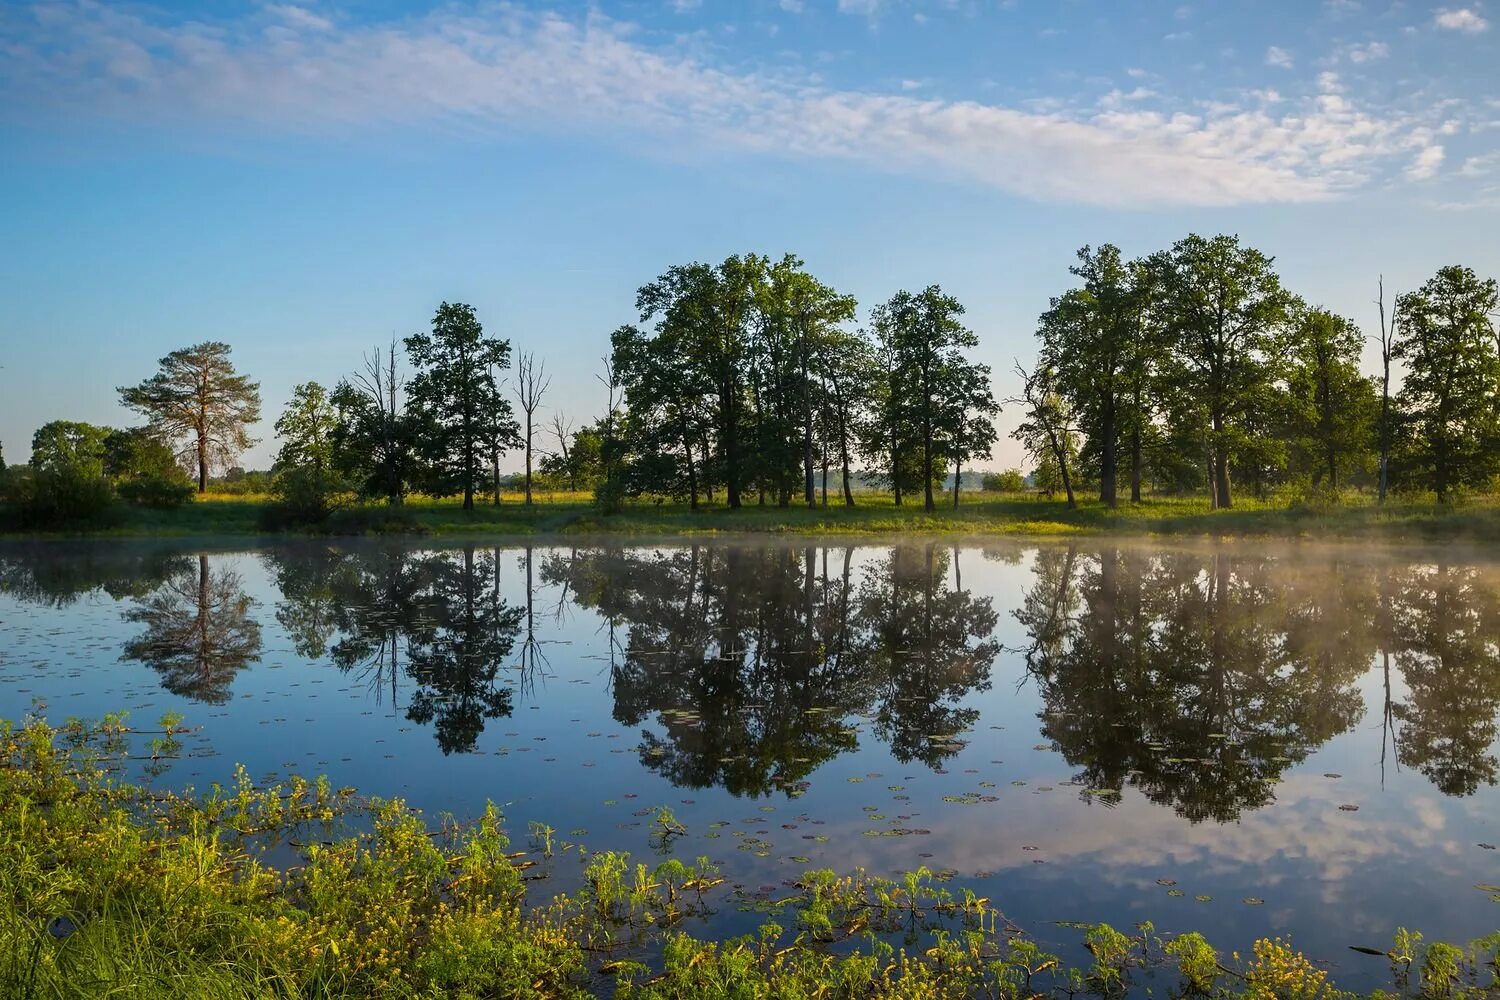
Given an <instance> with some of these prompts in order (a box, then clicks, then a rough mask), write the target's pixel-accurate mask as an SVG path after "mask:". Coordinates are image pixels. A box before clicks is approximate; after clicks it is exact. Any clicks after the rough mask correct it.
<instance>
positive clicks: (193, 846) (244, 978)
mask: <svg viewBox="0 0 1500 1000" xmlns="http://www.w3.org/2000/svg"><path fill="white" fill-rule="evenodd" d="M183 722H184V720H183V719H181V718H180V717H177V716H171V715H168V716H165V717H163V719H162V720H161V723H160V725H161V732H160V733H159V734H144V733H137V732H136V731H135V730H133V729H132V728H131V726H130V725H129V723H128V720H127V719H126V718H124V717H123V716H112V717H108V718H106V719H105V720H103V721H102V722H100V723H98V724H92V725H90V724H85V723H81V722H70V723H69V724H68V725H67V726H65V727H63V728H61V729H53V728H52V727H49V726H48V725H46V724H45V723H44V722H42V721H39V720H29V721H27V722H26V723H24V724H22V725H20V726H16V725H13V724H11V723H0V856H4V857H5V858H6V863H5V864H4V865H0V894H3V895H4V897H5V898H6V899H7V900H10V901H11V902H12V904H13V905H11V906H10V907H8V908H7V909H6V910H5V911H4V913H3V914H0V994H3V995H5V996H8V997H9V996H15V997H29V996H36V997H44V996H45V997H59V998H68V1000H71V998H79V1000H82V998H85V997H94V996H103V995H129V996H163V997H166V996H172V997H181V998H189V1000H200V998H217V997H249V996H254V997H269V998H286V1000H291V998H305V997H320V998H324V1000H373V998H377V997H379V998H391V997H394V998H412V1000H415V998H418V997H435V996H455V997H472V998H480V997H536V998H543V997H545V998H581V997H586V996H590V995H600V994H608V993H611V992H613V993H614V995H616V996H619V997H621V998H628V1000H702V998H723V1000H731V998H733V1000H740V998H769V997H776V998H778V1000H780V998H787V1000H813V998H826V997H866V998H871V1000H978V998H981V997H983V998H1003V1000H1026V998H1039V1000H1063V998H1064V997H1070V996H1076V995H1077V994H1078V993H1079V992H1080V991H1091V992H1095V993H1099V994H1102V995H1111V994H1118V993H1119V991H1120V990H1121V989H1122V988H1124V987H1125V986H1126V985H1127V981H1126V978H1125V974H1126V971H1127V970H1128V969H1130V968H1132V967H1134V966H1137V965H1142V966H1149V965H1153V964H1160V965H1162V966H1163V968H1164V969H1168V970H1169V969H1170V968H1171V967H1172V966H1171V965H1170V964H1163V963H1166V962H1168V961H1170V962H1171V963H1175V966H1176V969H1177V970H1178V972H1179V975H1180V983H1179V985H1178V986H1177V987H1176V988H1175V989H1174V990H1173V991H1174V992H1183V993H1192V994H1196V995H1204V996H1207V995H1214V996H1219V997H1223V998H1225V1000H1240V998H1243V1000H1252V998H1253V1000H1320V998H1328V1000H1337V998H1340V997H1343V996H1344V994H1341V993H1339V992H1338V991H1337V990H1335V989H1334V988H1333V987H1332V986H1331V985H1330V984H1329V983H1328V982H1327V976H1326V973H1324V972H1322V971H1321V970H1318V969H1317V968H1316V967H1315V966H1313V965H1312V963H1311V962H1309V961H1308V959H1307V958H1306V957H1305V956H1303V955H1301V954H1299V953H1297V952H1296V951H1294V950H1293V949H1291V948H1290V946H1288V945H1287V944H1285V943H1284V942H1282V941H1279V940H1277V941H1264V940H1263V941H1258V942H1256V944H1255V947H1254V954H1253V959H1252V961H1251V962H1250V963H1249V964H1248V965H1247V966H1245V967H1244V968H1243V971H1242V976H1243V978H1242V979H1239V980H1235V981H1234V983H1233V985H1230V986H1227V987H1221V986H1219V983H1220V982H1222V980H1221V979H1220V978H1219V975H1218V971H1217V960H1216V955H1215V953H1214V951H1213V949H1212V948H1211V947H1210V946H1209V945H1208V944H1207V942H1206V941H1204V940H1203V939H1202V938H1201V936H1199V935H1196V934H1185V935H1182V936H1181V937H1179V938H1177V939H1176V940H1174V941H1172V942H1170V943H1168V944H1167V945H1165V947H1164V948H1163V949H1162V950H1161V953H1162V956H1163V957H1162V958H1160V959H1157V958H1154V957H1152V955H1151V954H1150V953H1149V952H1148V951H1147V950H1146V949H1145V948H1144V946H1143V945H1141V939H1135V938H1130V937H1128V936H1126V935H1124V934H1120V933H1119V932H1116V931H1114V930H1113V929H1111V928H1109V927H1107V926H1105V925H1098V926H1095V927H1093V928H1090V929H1089V930H1088V932H1087V934H1086V936H1085V939H1084V943H1085V944H1086V946H1087V947H1088V948H1089V949H1090V950H1091V951H1092V952H1093V955H1094V966H1093V968H1092V969H1090V970H1088V971H1083V970H1075V969H1066V968H1064V967H1062V965H1061V964H1060V963H1059V961H1058V959H1057V957H1056V956H1054V955H1049V954H1046V953H1045V952H1043V951H1042V950H1041V949H1040V948H1038V947H1037V945H1036V944H1035V943H1034V942H1033V941H1031V940H1030V939H1028V938H1026V937H1025V936H1016V935H1013V934H1009V933H1005V932H1003V931H1002V930H1001V928H1000V926H999V925H998V922H997V916H998V914H996V912H995V911H994V910H992V909H991V908H990V907H989V906H988V903H987V901H985V900H981V899H975V898H974V897H973V896H972V894H970V895H967V896H965V897H964V898H963V899H962V900H959V899H955V898H954V897H953V895H952V894H950V893H949V892H948V891H947V890H946V889H944V888H942V887H941V886H940V885H937V884H935V880H934V878H933V876H932V875H931V873H930V872H926V871H925V870H918V871H917V872H913V873H910V874H909V875H908V876H907V877H906V878H904V879H901V880H898V881H891V880H885V879H880V878H874V877H870V876H868V875H865V874H864V873H861V872H856V873H854V874H852V875H846V876H840V875H837V874H835V873H833V872H829V871H826V870H817V871H810V872H807V873H805V874H804V875H803V877H802V878H801V879H800V880H798V881H797V882H796V883H795V886H794V889H793V891H792V892H791V893H790V894H789V895H788V896H787V897H786V898H784V899H782V900H778V901H775V902H772V903H768V904H766V910H765V912H766V917H767V919H766V920H765V921H764V922H763V923H762V925H761V927H760V929H759V930H758V932H756V933H754V934H749V935H745V936H742V937H737V938H732V939H729V940H725V941H704V940H700V939H698V938H695V937H693V936H692V935H690V934H687V933H684V932H682V931H681V930H679V929H677V928H678V927H679V926H680V924H681V922H682V921H683V920H684V919H686V918H687V917H690V916H693V915H695V914H700V913H703V912H705V907H706V906H707V905H708V904H707V897H708V896H709V895H710V894H712V893H714V892H715V891H716V890H717V891H719V892H723V891H725V890H723V889H722V888H721V886H722V883H723V880H722V878H721V877H720V876H719V874H718V872H717V870H716V869H715V868H714V867H713V866H712V865H711V864H710V863H709V862H708V861H707V860H706V859H703V858H699V859H697V860H696V861H695V862H694V863H693V864H687V863H685V862H683V861H681V860H679V859H668V860H666V861H663V862H661V863H659V864H658V865H656V867H655V868H651V867H649V866H647V865H645V864H639V863H632V862H631V859H630V858H629V857H627V856H626V855H623V854H617V853H612V852H606V853H600V854H594V855H589V856H588V857H587V860H586V862H585V867H584V870H583V873H582V874H583V877H582V884H583V888H582V889H581V890H580V891H579V892H578V893H577V894H576V895H575V896H565V895H559V896H555V897H552V898H550V899H540V900H532V899H530V898H529V895H528V889H527V886H528V883H527V882H525V881H523V879H522V876H521V871H522V870H523V869H526V868H530V867H531V866H532V865H533V864H534V862H532V861H529V860H524V858H525V854H526V852H512V851H511V850H510V847H511V845H510V842H509V840H508V838H507V836H506V833H505V829H504V820H503V817H502V816H501V815H500V813H499V811H498V810H497V809H496V808H495V807H494V806H492V805H491V806H488V807H486V808H485V810H484V812H483V813H482V814H481V815H480V816H478V817H477V818H476V819H475V820H474V821H473V822H472V823H469V824H465V825H453V824H448V825H445V826H444V827H443V828H442V829H440V830H435V829H431V828H429V827H428V825H427V824H426V823H425V822H424V821H423V820H422V818H421V817H420V816H419V815H418V814H417V813H415V812H413V811H412V810H410V809H408V808H407V807H406V806H405V805H403V804H402V803H400V802H399V801H379V800H374V801H372V802H370V803H369V804H368V805H366V806H360V805H357V800H356V799H355V798H354V797H353V793H352V790H350V789H341V790H337V791H335V790H334V789H332V788H331V787H330V786H329V785H328V783H327V782H326V781H318V782H308V781H304V780H302V779H299V778H295V777H293V778H288V779H286V780H285V781H283V782H281V783H279V784H275V785H269V786H264V787H263V786H259V785H257V784H256V783H255V782H254V781H252V780H251V778H250V777H249V775H248V774H247V773H246V772H245V770H244V769H243V768H240V769H239V770H238V771H237V773H236V776H235V780H234V781H233V782H232V783H230V784H227V785H225V786H215V787H214V788H213V789H212V791H211V793H210V794H209V795H208V796H206V797H204V798H192V797H184V796H181V795H177V794H173V793H171V792H167V791H163V790H161V789H154V790H153V789H146V788H140V787H135V786H132V785H129V784H127V783H124V782H122V781H121V780H120V779H119V777H118V776H117V774H115V773H114V772H115V771H116V769H117V768H118V767H119V764H120V762H121V759H122V758H123V757H125V756H128V755H131V754H133V753H137V752H138V751H137V749H136V747H137V745H138V743H139V741H140V739H141V737H142V736H147V735H150V736H152V737H153V739H152V742H150V743H149V747H150V748H151V752H152V755H153V756H154V757H157V758H165V757H170V756H171V755H172V753H174V751H173V749H172V743H173V741H174V740H175V737H176V734H178V733H180V732H181V731H182V726H183ZM299 845H301V846H299ZM272 848H276V849H277V850H278V851H280V852H286V851H289V850H293V851H296V852H297V853H298V854H299V855H300V857H299V858H298V860H297V862H296V863H295V864H292V865H290V866H288V867H286V868H276V867H273V866H272V865H271V864H270V862H269V861H268V860H267V859H268V857H269V854H268V852H269V851H270V850H271V849H272ZM532 884H534V883H532ZM783 915H784V916H783ZM787 927H792V928H794V929H793V930H791V931H788V930H787V929H786V928H787ZM1142 933H1143V934H1144V935H1149V934H1150V933H1151V928H1150V926H1149V925H1142ZM896 940H903V941H904V942H905V946H904V947H899V948H898V947H897V946H896V945H895V944H893V943H892V942H893V941H896ZM1413 940H1418V941H1419V939H1418V938H1417V937H1416V936H1415V935H1409V936H1408V941H1409V942H1410V941H1413ZM1493 945H1494V942H1493V941H1481V942H1475V943H1474V944H1473V945H1471V946H1470V947H1469V949H1467V950H1461V949H1458V948H1455V947H1451V946H1448V945H1441V946H1439V945H1430V946H1428V947H1427V948H1426V949H1425V951H1424V952H1423V955H1422V958H1421V971H1422V978H1423V982H1422V986H1421V995H1422V996H1424V997H1438V996H1449V995H1456V994H1457V993H1458V992H1459V991H1461V990H1467V989H1470V988H1487V987H1490V986H1492V982H1493V980H1492V976H1491V975H1490V974H1489V973H1485V972H1483V971H1482V970H1481V969H1480V968H1479V967H1478V965H1479V963H1478V956H1479V955H1481V954H1484V955H1489V954H1490V953H1491V952H1492V951H1493ZM1393 954H1394V952H1393ZM1163 985H1166V986H1168V987H1169V988H1172V984H1171V983H1170V981H1169V982H1167V983H1165V984H1163ZM1396 986H1397V988H1398V989H1402V990H1404V989H1405V987H1404V986H1403V985H1402V984H1401V983H1400V982H1398V983H1397V984H1396Z"/></svg>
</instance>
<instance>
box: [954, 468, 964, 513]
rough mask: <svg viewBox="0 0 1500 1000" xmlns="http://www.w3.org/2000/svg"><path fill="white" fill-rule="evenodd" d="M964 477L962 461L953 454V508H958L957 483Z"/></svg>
mask: <svg viewBox="0 0 1500 1000" xmlns="http://www.w3.org/2000/svg"><path fill="white" fill-rule="evenodd" d="M963 477H964V461H963V459H962V458H959V457H957V456H954V459H953V509H954V510H958V484H959V481H960V480H961V479H963Z"/></svg>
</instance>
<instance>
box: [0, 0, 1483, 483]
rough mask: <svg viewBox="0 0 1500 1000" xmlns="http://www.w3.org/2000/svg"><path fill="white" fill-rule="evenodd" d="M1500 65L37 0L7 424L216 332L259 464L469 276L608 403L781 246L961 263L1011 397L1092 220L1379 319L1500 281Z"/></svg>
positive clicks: (3, 333) (479, 291)
mask: <svg viewBox="0 0 1500 1000" xmlns="http://www.w3.org/2000/svg"><path fill="white" fill-rule="evenodd" d="M1497 67H1500V5H1497V4H1496V3H1495V0H1486V2H1478V0H1456V2H1449V3H1447V4H1433V3H1414V2H1399V3H1393V2H1388V0H1262V2H1256V3H1242V4H1241V3H1228V2H1210V0H1189V2H1185V3H1148V2H1141V3H1129V4H1123V3H1118V2H1114V0H1049V2H1043V0H740V2H737V3H725V2H716V0H697V2H695V0H630V2H616V3H597V4H593V5H582V4H553V5H532V4H525V3H510V4H490V3H479V4H475V3H465V2H458V3H441V4H429V3H413V2H405V0H370V2H357V0H345V2H342V3H324V2H316V3H314V2H306V3H290V2H286V3H244V2H237V0H203V2H198V3H158V4H154V5H149V6H148V5H135V4H131V3H114V2H112V3H108V4H100V3H88V2H43V3H27V2H16V0H11V2H9V3H6V4H4V5H3V6H0V248H3V249H0V365H3V366H4V367H3V368H0V441H3V443H4V445H5V453H6V457H7V459H8V460H10V461H19V460H23V459H24V458H25V456H26V454H27V451H28V448H29V442H30V437H31V433H32V431H33V430H34V429H35V428H36V427H37V426H38V425H39V424H41V423H43V422H45V421H47V420H51V419H58V418H72V419H83V420H91V421H98V422H107V423H127V422H129V420H130V418H129V417H128V415H127V414H125V413H124V412H123V411H121V410H120V409H119V407H118V405H117V404H116V402H115V399H116V396H115V393H114V387H115V386H116V385H119V384H123V383H128V382H134V381H137V380H139V379H140V378H143V377H145V376H146V375H148V374H149V373H150V372H151V371H152V369H153V367H154V361H155V359H156V358H158V357H159V356H161V355H162V354H164V353H166V352H167V351H169V350H171V349H173V348H175V347H179V346H182V345H184V344H188V343H192V342H195V341H198V340H204V339H220V340H225V341H228V342H229V343H231V344H233V345H234V348H235V356H236V359H237V360H238V362H239V364H240V365H241V367H242V368H243V369H244V370H245V371H247V372H249V373H252V374H253V375H254V376H255V377H257V378H259V379H260V381H261V383H262V392H263V396H264V400H265V407H264V410H265V416H266V422H265V424H264V425H263V427H262V428H261V429H260V431H259V435H260V436H261V437H262V438H264V439H266V440H265V441H264V442H263V443H262V444H261V445H259V446H257V448H256V449H255V450H254V451H253V452H252V453H251V454H250V455H249V456H248V459H247V461H248V463H249V464H251V465H262V466H263V465H265V464H267V463H268V462H269V457H270V455H271V454H272V451H273V449H274V442H272V441H271V440H270V439H271V431H270V423H271V421H272V420H274V418H275V416H276V414H277V413H278V412H279V411H280V409H281V406H282V404H283V403H284V402H285V400H286V398H287V395H288V393H289V390H290V387H291V386H292V385H293V384H294V383H296V382H299V381H304V380H307V379H317V380H319V381H323V382H325V383H329V384H331V383H332V382H334V381H336V380H337V379H338V377H339V376H340V375H341V374H342V373H344V372H346V371H348V370H350V369H352V368H353V367H355V366H356V365H357V364H358V362H359V356H360V352H361V351H363V350H367V349H368V348H369V347H371V346H373V345H375V344H376V343H381V342H385V341H387V340H389V338H390V337H391V336H392V335H405V334H408V333H411V332H413V331H415V330H417V329H419V328H421V327H423V326H424V325H425V324H426V323H427V321H428V320H429V318H430V316H431V313H432V311H433V309H434V308H435V307H436V305H437V304H438V302H440V301H442V300H444V299H447V300H452V301H465V302H469V303H472V304H473V305H475V306H476V307H477V308H478V309H479V311H480V317H481V319H482V320H483V321H484V322H485V324H486V327H487V329H489V330H490V331H491V332H493V333H495V334H498V335H501V336H505V337H508V338H510V339H511V341H512V344H513V345H514V347H515V348H516V349H517V350H533V351H535V352H537V354H538V355H539V356H540V357H542V358H543V359H544V360H545V362H546V364H547V366H548V368H549V370H550V371H552V372H553V374H554V382H553V388H552V392H551V395H550V396H549V398H548V400H547V402H548V403H549V404H550V406H549V409H550V408H551V407H556V408H558V409H561V410H562V411H563V412H564V413H567V414H569V415H572V416H576V417H578V418H580V419H586V418H589V417H592V416H593V415H595V414H597V413H598V412H599V411H601V410H602V408H603V404H602V400H601V398H600V392H599V389H598V386H597V383H596V382H595V380H594V378H593V375H594V373H595V372H596V371H597V370H598V369H599V362H598V359H599V358H600V356H601V355H602V354H603V353H604V352H605V350H606V344H607V339H606V338H607V335H608V332H609V331H610V330H611V329H612V328H614V327H615V326H617V325H618V324H620V323H622V322H628V321H631V320H633V319H635V317H634V316H633V315H632V308H631V307H632V303H633V300H634V290H635V288H636V287H637V286H639V285H640V284H642V283H644V282H645V281H647V280H649V279H650V278H652V277H653V276H655V275H656V274H657V273H659V272H660V271H661V270H662V269H664V268H666V267H667V266H669V265H671V264H673V263H679V262H684V261H687V260H692V259H708V260H713V259H717V258H721V257H723V256H724V255H726V254H728V253H731V252H743V251H747V250H755V251H759V252H763V253H769V254H774V255H780V254H781V253H783V252H785V251H793V252H796V253H798V254H800V255H801V256H802V257H803V258H804V259H805V260H806V261H807V262H808V265H809V266H810V267H811V268H812V269H813V270H814V271H815V272H816V273H817V274H819V275H820V276H822V277H823V278H824V279H825V280H827V281H829V282H831V283H833V284H834V285H835V286H836V287H838V288H840V289H842V290H845V291H848V292H850V293H852V294H854V295H855V296H856V297H857V298H858V299H859V301H860V304H861V315H862V316H863V315H864V314H865V311H866V310H867V309H868V307H869V306H870V305H872V304H874V303H875V302H877V301H879V300H881V299H883V298H885V297H888V296H889V295H890V294H891V293H892V292H894V291H895V290H896V289H898V288H901V287H920V286H923V285H926V284H929V283H932V282H937V283H940V284H942V285H943V286H944V287H945V288H946V289H947V290H949V291H951V292H953V293H954V294H956V295H958V296H959V298H960V299H961V300H962V301H963V302H964V303H965V304H966V305H967V307H968V319H969V321H970V325H971V326H972V327H973V328H974V329H975V330H976V331H977V332H978V334H979V336H980V339H981V343H982V347H981V352H980V353H981V355H982V356H983V358H984V360H986V361H988V362H989V363H990V364H991V365H992V366H993V367H994V369H995V374H996V389H997V393H998V394H999V395H1001V396H1002V397H1004V396H1007V395H1009V394H1010V393H1011V392H1012V391H1013V389H1014V379H1013V378H1012V377H1011V376H1010V368H1011V366H1012V364H1013V359H1014V358H1016V357H1021V358H1023V359H1028V360H1029V358H1030V356H1031V354H1032V351H1033V347H1032V334H1033V330H1034V327H1035V320H1036V317H1037V314H1038V313H1040V312H1041V311H1042V310H1043V309H1044V308H1046V305H1047V300H1048V297H1049V296H1050V295H1054V294H1056V293H1058V292H1059V291H1061V290H1062V289H1064V288H1065V287H1067V282H1068V278H1069V276H1068V274H1067V271H1066V269H1067V266H1068V264H1069V263H1070V262H1071V260H1072V254H1073V252H1074V251H1075V250H1076V249H1077V248H1078V247H1079V246H1082V245H1084V244H1098V243H1101V242H1115V243H1118V244H1119V245H1120V246H1121V247H1122V248H1123V249H1124V250H1125V251H1126V252H1127V253H1143V252H1147V251H1149V250H1152V249H1156V248H1158V247H1162V246H1165V245H1167V244H1169V243H1170V242H1171V241H1172V240H1173V239H1175V238H1177V237H1179V236H1181V235H1183V234H1185V233H1187V232H1189V231H1199V232H1219V231H1223V232H1237V233H1239V234H1240V235H1241V236H1242V238H1244V239H1245V240H1246V241H1248V242H1250V243H1253V244H1254V245H1256V246H1258V247H1260V248H1261V249H1263V250H1265V251H1267V252H1268V253H1271V254H1273V255H1275V256H1276V257H1277V258H1278V261H1279V266H1280V269H1281V271H1282V273H1283V275H1284V277H1285V278H1286V280H1287V282H1288V284H1289V285H1290V286H1291V287H1292V288H1293V289H1294V290H1295V291H1297V292H1299V293H1300V294H1302V295H1304V296H1305V297H1307V298H1308V299H1310V300H1312V301H1315V302H1319V303H1323V304H1325V305H1327V306H1329V307H1330V308H1333V309H1335V310H1338V311H1340V312H1343V313H1345V314H1347V315H1349V316H1351V317H1353V318H1354V319H1355V320H1357V321H1358V322H1360V323H1361V324H1362V325H1363V326H1364V327H1365V328H1366V330H1367V331H1369V332H1373V330H1374V326H1375V316H1376V314H1375V310H1374V305H1373V299H1374V296H1375V283H1376V278H1377V275H1379V274H1381V273H1384V275H1385V277H1386V286H1387V288H1388V289H1394V290H1397V291H1399V290H1403V289H1409V288H1411V287H1413V286H1414V285H1416V284H1418V283H1419V282H1420V281H1421V280H1423V279H1424V278H1425V277H1427V276H1428V275H1430V274H1431V273H1432V272H1433V271H1434V270H1436V269H1437V268H1438V267H1439V266H1441V265H1444V264H1448V263H1465V264H1468V265H1470V266H1473V267H1475V268H1476V269H1478V270H1479V271H1481V272H1482V273H1484V274H1486V275H1491V276H1496V275H1500V69H1497ZM1002 422H1003V424H1004V425H1005V427H1006V428H1007V429H1008V428H1009V427H1010V426H1011V425H1012V424H1013V420H1012V418H1011V416H1010V415H1006V416H1005V417H1003V418H1002ZM1018 461H1019V453H1018V451H1017V449H1016V447H1015V445H1014V444H1013V443H1011V442H1009V441H1005V442H1003V443H1002V444H1001V445H1000V446H999V447H998V448H997V450H996V454H995V464H996V465H1008V464H1017V463H1018Z"/></svg>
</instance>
